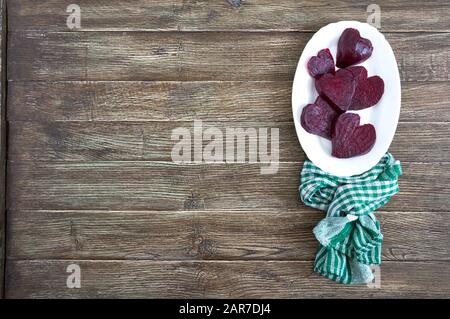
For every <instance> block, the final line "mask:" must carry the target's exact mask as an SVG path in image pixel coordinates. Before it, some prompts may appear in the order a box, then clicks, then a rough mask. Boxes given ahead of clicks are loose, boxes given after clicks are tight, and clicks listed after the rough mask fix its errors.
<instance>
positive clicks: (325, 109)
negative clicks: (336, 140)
mask: <svg viewBox="0 0 450 319" xmlns="http://www.w3.org/2000/svg"><path fill="white" fill-rule="evenodd" d="M338 116H339V113H338V112H337V111H336V110H335V109H334V108H333V107H332V106H331V105H330V104H328V102H327V101H325V100H324V99H323V98H322V97H320V96H318V97H317V99H316V101H315V102H314V103H313V104H308V105H306V106H305V107H304V108H303V110H302V115H301V117H300V123H301V124H302V126H303V128H304V129H305V131H307V132H309V133H311V134H315V135H319V136H322V137H325V138H327V139H329V140H331V133H332V131H333V124H334V121H335V120H336V118H337V117H338Z"/></svg>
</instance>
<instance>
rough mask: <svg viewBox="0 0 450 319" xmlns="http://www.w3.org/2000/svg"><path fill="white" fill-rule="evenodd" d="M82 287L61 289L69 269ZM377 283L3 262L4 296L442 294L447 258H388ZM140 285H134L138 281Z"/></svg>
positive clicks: (278, 264) (191, 268)
mask: <svg viewBox="0 0 450 319" xmlns="http://www.w3.org/2000/svg"><path fill="white" fill-rule="evenodd" d="M72 263H75V264H77V265H79V266H80V269H81V288H79V289H68V288H67V286H66V281H67V276H68V273H67V272H66V269H67V266H68V265H70V264H72ZM380 278H381V282H380V288H369V287H366V286H361V285H360V286H343V285H339V284H336V283H334V282H332V281H330V280H328V279H325V278H323V277H322V276H320V275H318V274H316V273H314V272H313V271H312V262H309V261H308V262H301V261H270V262H268V261H250V262H249V261H221V262H220V261H202V262H179V261H173V262H155V261H136V260H135V261H80V260H65V261H55V260H26V261H10V260H9V261H8V263H7V275H6V285H7V286H6V297H7V298H52V297H58V298H80V297H83V298H106V297H110V298H118V297H121V298H125V297H126V298H131V297H134V298H305V297H321V298H326V297H328V298H336V296H339V298H351V297H353V298H374V297H385V298H400V297H403V298H431V297H435V298H446V297H448V295H449V294H450V284H449V283H450V282H449V280H450V263H448V262H414V263H410V262H386V263H384V264H383V265H382V266H381V277H380ZM136 283H139V284H136Z"/></svg>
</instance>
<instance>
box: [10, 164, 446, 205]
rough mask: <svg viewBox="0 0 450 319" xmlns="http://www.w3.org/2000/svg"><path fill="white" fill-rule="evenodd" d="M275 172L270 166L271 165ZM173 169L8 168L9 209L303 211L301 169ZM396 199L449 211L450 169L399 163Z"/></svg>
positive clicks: (164, 166)
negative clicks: (271, 172) (264, 171)
mask: <svg viewBox="0 0 450 319" xmlns="http://www.w3.org/2000/svg"><path fill="white" fill-rule="evenodd" d="M272 165H273V166H272V168H273V169H274V168H276V167H277V166H276V163H272ZM262 166H264V167H267V164H248V163H247V164H209V165H204V164H184V165H181V164H174V163H169V162H85V163H70V162H65V163H64V162H61V163H43V162H33V163H32V165H30V162H9V163H8V181H10V183H9V192H8V193H7V195H8V197H7V207H8V208H10V209H16V210H18V209H48V210H54V209H109V210H135V209H140V210H182V209H206V210H224V209H230V208H232V209H236V210H237V209H252V210H254V209H258V210H259V209H263V208H268V209H280V208H282V209H284V210H293V209H297V208H298V206H299V205H300V206H302V205H303V204H301V203H300V202H299V200H298V192H297V187H298V185H299V172H300V169H301V167H302V162H295V163H292V162H291V163H279V166H278V172H277V174H274V175H263V174H261V170H260V169H261V167H262ZM403 169H404V176H402V177H401V178H400V188H401V192H400V194H398V195H397V196H394V198H393V199H392V200H391V201H390V202H389V204H388V205H387V206H386V207H385V210H389V211H448V207H449V204H450V163H448V162H447V163H410V162H405V161H404V162H403Z"/></svg>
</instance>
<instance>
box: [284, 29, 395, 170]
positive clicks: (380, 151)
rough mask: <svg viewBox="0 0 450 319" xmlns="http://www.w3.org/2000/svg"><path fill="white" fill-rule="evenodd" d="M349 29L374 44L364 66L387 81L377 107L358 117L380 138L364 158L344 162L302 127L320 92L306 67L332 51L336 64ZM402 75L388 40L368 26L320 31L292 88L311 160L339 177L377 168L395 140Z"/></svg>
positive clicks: (297, 124)
mask: <svg viewBox="0 0 450 319" xmlns="http://www.w3.org/2000/svg"><path fill="white" fill-rule="evenodd" d="M346 28H354V29H357V30H358V31H359V32H360V34H361V36H362V37H364V38H367V39H369V40H370V41H372V45H373V53H372V56H371V57H370V58H369V59H368V60H366V61H365V62H363V63H361V64H360V65H363V66H364V67H365V68H366V69H367V71H368V74H369V75H368V76H373V75H378V76H380V77H381V78H382V79H383V80H384V94H383V97H382V98H381V100H380V102H378V104H377V105H375V106H372V107H370V108H367V109H364V110H361V111H352V112H354V113H358V114H359V115H360V117H361V125H362V124H366V123H371V124H372V125H374V126H375V130H376V134H377V138H376V142H375V145H374V146H373V148H372V150H371V151H370V152H369V153H367V154H365V155H361V156H356V157H352V158H347V159H340V158H336V157H333V156H331V142H330V141H329V140H327V139H325V138H322V137H320V136H317V135H313V134H310V133H308V132H306V131H305V130H304V129H303V127H302V126H301V124H300V115H301V113H302V109H303V107H304V106H306V105H307V104H309V103H314V101H315V100H316V97H317V91H316V89H315V87H314V80H313V78H312V77H311V76H310V75H309V74H308V70H307V68H306V64H307V63H308V60H309V59H310V58H311V57H312V56H314V55H317V52H319V51H320V50H321V49H324V48H329V49H330V51H331V53H332V55H333V58H334V60H335V61H336V50H337V43H338V40H339V37H340V36H341V34H342V31H344V30H345V29H346ZM400 100H401V88H400V75H399V72H398V67H397V61H396V60H395V56H394V52H393V51H392V48H391V46H390V45H389V43H388V42H387V41H386V39H385V38H384V36H383V35H382V34H381V33H380V32H379V31H378V30H377V29H376V28H374V27H372V26H371V25H369V24H367V23H361V22H357V21H341V22H337V23H331V24H328V25H327V26H325V27H323V28H322V29H320V30H319V31H317V32H316V33H315V34H314V36H313V37H312V38H311V40H309V42H308V43H307V44H306V46H305V48H304V49H303V52H302V55H301V57H300V60H299V62H298V65H297V70H296V72H295V77H294V83H293V87H292V112H293V116H294V123H295V130H296V131H297V136H298V139H299V141H300V144H301V146H302V148H303V150H304V151H305V153H306V155H307V156H308V158H309V159H310V160H311V161H312V162H313V163H314V164H315V165H316V166H318V167H320V168H321V169H322V170H324V171H325V172H328V173H330V174H333V175H336V176H352V175H357V174H361V173H363V172H365V171H367V170H369V169H371V168H372V167H373V166H375V165H376V164H377V163H378V162H379V160H380V159H381V157H383V155H384V154H385V153H386V152H387V150H388V149H389V145H390V144H391V142H392V139H393V138H394V134H395V130H396V128H397V123H398V118H399V115H400V104H401V103H400V102H401V101H400Z"/></svg>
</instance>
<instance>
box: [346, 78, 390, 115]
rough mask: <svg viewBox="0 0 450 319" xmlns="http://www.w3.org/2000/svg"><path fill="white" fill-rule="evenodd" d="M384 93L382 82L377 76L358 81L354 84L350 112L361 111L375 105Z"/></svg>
mask: <svg viewBox="0 0 450 319" xmlns="http://www.w3.org/2000/svg"><path fill="white" fill-rule="evenodd" d="M383 93H384V81H383V79H382V78H380V77H379V76H371V77H370V78H364V79H360V80H359V81H357V83H356V89H355V94H354V95H353V99H352V103H351V104H350V108H349V109H350V110H362V109H365V108H368V107H371V106H374V105H375V104H377V103H378V102H379V101H380V99H381V97H382V96H383Z"/></svg>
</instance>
